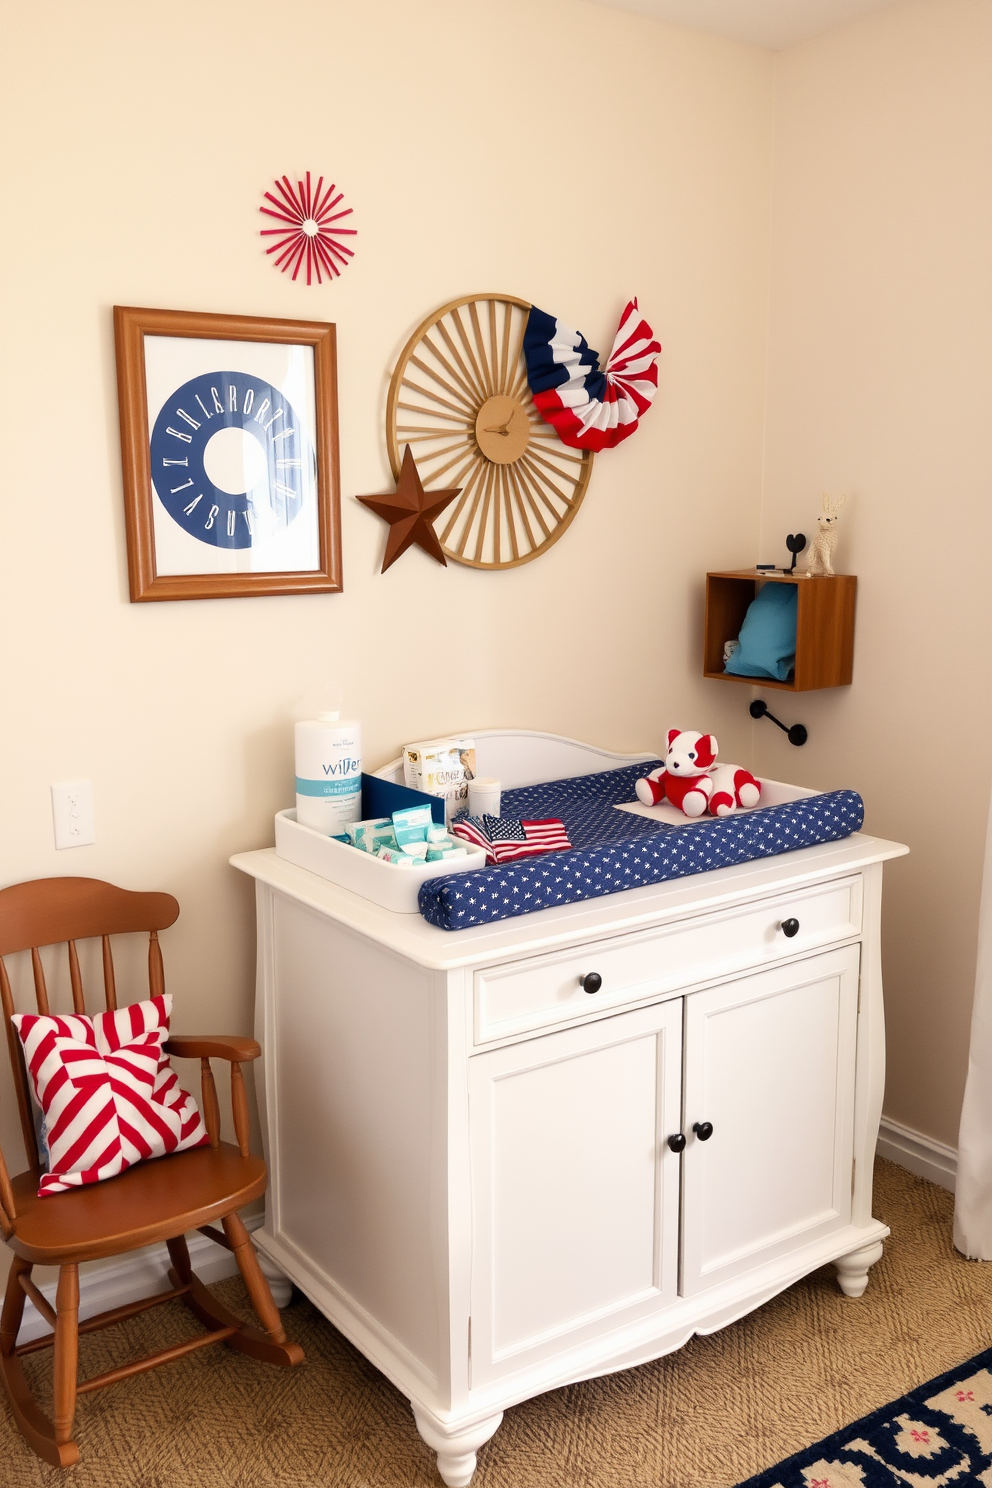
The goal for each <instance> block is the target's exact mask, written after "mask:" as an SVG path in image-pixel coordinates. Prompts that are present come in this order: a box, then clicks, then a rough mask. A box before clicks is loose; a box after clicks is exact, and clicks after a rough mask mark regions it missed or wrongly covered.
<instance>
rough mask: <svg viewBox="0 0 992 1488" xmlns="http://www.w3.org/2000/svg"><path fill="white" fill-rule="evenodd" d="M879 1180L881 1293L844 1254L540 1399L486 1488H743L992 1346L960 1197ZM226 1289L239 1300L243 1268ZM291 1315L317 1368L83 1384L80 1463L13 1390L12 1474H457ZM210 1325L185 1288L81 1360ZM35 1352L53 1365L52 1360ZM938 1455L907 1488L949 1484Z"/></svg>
mask: <svg viewBox="0 0 992 1488" xmlns="http://www.w3.org/2000/svg"><path fill="white" fill-rule="evenodd" d="M876 1183H877V1186H876V1201H875V1213H876V1214H877V1215H878V1216H879V1218H881V1219H882V1220H884V1221H885V1222H886V1223H887V1224H889V1225H891V1227H892V1238H891V1239H890V1240H889V1241H888V1242H887V1244H886V1252H885V1256H884V1258H883V1260H882V1261H881V1262H880V1263H879V1264H878V1265H877V1266H875V1267H874V1268H873V1269H872V1273H871V1279H870V1281H869V1283H868V1290H867V1292H866V1293H865V1295H864V1297H863V1298H861V1299H860V1300H857V1301H855V1300H852V1299H849V1298H845V1297H844V1296H842V1294H841V1292H840V1290H839V1289H838V1287H837V1285H836V1282H835V1280H834V1275H833V1269H832V1268H825V1269H824V1270H822V1271H818V1272H816V1273H814V1274H813V1275H812V1276H810V1277H807V1278H806V1279H805V1280H804V1281H802V1282H800V1283H798V1284H797V1285H796V1286H793V1287H791V1288H789V1290H788V1291H786V1292H783V1293H782V1294H781V1296H779V1297H776V1298H774V1299H773V1300H772V1301H771V1302H769V1303H768V1304H767V1305H766V1306H765V1307H763V1308H761V1309H759V1311H757V1312H754V1313H751V1314H750V1316H748V1317H746V1318H742V1319H741V1321H740V1322H738V1323H735V1324H733V1325H732V1326H731V1327H729V1328H725V1329H723V1331H722V1332H720V1333H714V1334H713V1335H711V1336H710V1337H708V1338H694V1339H692V1340H691V1341H690V1342H689V1343H688V1344H687V1345H686V1346H685V1348H683V1349H681V1350H680V1351H679V1352H678V1353H675V1354H670V1355H669V1356H668V1357H667V1358H664V1359H659V1360H657V1361H656V1362H655V1363H653V1364H647V1365H644V1366H642V1367H641V1368H640V1369H632V1370H628V1371H626V1372H625V1373H623V1374H614V1375H610V1376H608V1377H606V1378H605V1379H599V1380H590V1381H588V1382H586V1383H584V1384H581V1385H572V1386H570V1387H569V1388H567V1389H563V1390H555V1391H552V1392H550V1393H549V1394H546V1395H542V1396H539V1397H538V1398H537V1399H535V1400H529V1401H526V1402H524V1403H523V1404H522V1405H518V1406H516V1407H514V1408H513V1409H512V1410H509V1411H507V1413H506V1416H505V1418H504V1420H503V1424H502V1426H501V1427H500V1429H499V1431H497V1433H496V1435H495V1436H494V1437H493V1439H492V1441H491V1442H489V1443H488V1444H487V1445H486V1446H485V1447H483V1449H482V1451H481V1452H480V1454H479V1468H478V1471H477V1473H476V1476H475V1479H474V1483H473V1488H734V1485H736V1484H740V1483H742V1482H743V1481H745V1480H746V1479H747V1478H749V1477H752V1476H753V1475H754V1474H756V1473H759V1472H763V1471H765V1470H766V1469H768V1468H769V1467H770V1466H771V1465H772V1464H775V1463H782V1462H783V1459H788V1458H789V1457H790V1456H791V1455H792V1454H794V1453H796V1452H799V1451H801V1450H802V1449H805V1448H807V1447H808V1446H809V1444H810V1443H811V1442H819V1441H820V1440H821V1439H822V1438H824V1437H827V1436H829V1435H830V1433H832V1432H836V1431H838V1430H839V1429H840V1428H842V1427H845V1426H847V1424H848V1423H850V1422H857V1421H859V1420H860V1418H861V1417H863V1416H865V1415H867V1414H868V1413H869V1412H871V1411H875V1410H877V1409H878V1408H879V1407H881V1406H883V1405H885V1404H886V1403H887V1402H889V1401H893V1400H897V1399H898V1398H899V1397H900V1396H902V1395H904V1394H906V1393H907V1392H908V1391H911V1390H914V1389H916V1388H917V1387H918V1386H919V1385H921V1384H922V1383H923V1382H924V1381H927V1380H933V1379H934V1378H935V1377H936V1376H939V1375H941V1374H943V1373H944V1372H945V1371H947V1370H949V1369H952V1368H953V1367H955V1366H957V1365H959V1364H960V1363H961V1362H962V1360H966V1359H970V1358H972V1356H974V1355H976V1354H978V1353H979V1352H980V1350H982V1349H984V1348H987V1347H988V1346H989V1345H990V1343H992V1265H990V1266H982V1265H978V1264H973V1263H969V1262H967V1261H965V1260H963V1259H962V1258H961V1257H960V1256H959V1255H958V1254H957V1253H956V1252H955V1251H954V1249H953V1247H952V1245H951V1205H952V1200H951V1196H950V1194H948V1193H945V1192H944V1190H942V1189H939V1188H936V1187H934V1186H933V1185H932V1184H929V1183H925V1182H923V1181H922V1180H920V1179H917V1178H913V1177H912V1176H911V1175H910V1174H908V1173H906V1172H904V1171H903V1170H902V1169H901V1168H896V1167H894V1166H892V1165H891V1164H888V1163H879V1164H878V1166H877V1177H876ZM218 1291H219V1292H220V1293H221V1295H223V1297H224V1299H225V1301H226V1302H227V1303H228V1305H229V1306H232V1307H238V1306H239V1305H240V1303H241V1300H242V1294H241V1291H240V1283H239V1282H238V1281H229V1282H224V1283H222V1284H221V1285H220V1286H219V1287H218ZM284 1316H285V1321H286V1328H287V1331H288V1332H289V1335H290V1337H292V1338H296V1339H298V1340H299V1342H300V1343H302V1345H303V1347H304V1348H305V1350H306V1352H307V1363H306V1365H304V1366H303V1367H302V1368H301V1369H297V1370H277V1369H269V1368H266V1367H265V1366H264V1365H260V1364H255V1363H254V1362H253V1361H252V1360H251V1359H247V1358H245V1357H244V1356H242V1355H240V1354H235V1353H232V1352H230V1351H229V1350H226V1349H224V1348H223V1347H220V1348H213V1349H204V1350H203V1351H201V1352H199V1353H195V1354H191V1355H189V1356H187V1357H186V1358H184V1359H181V1360H180V1361H178V1362H177V1363H175V1364H172V1365H169V1366H167V1367H165V1368H163V1369H157V1370H154V1371H152V1372H151V1373H150V1374H145V1375H140V1376H137V1377H136V1378H134V1379H130V1380H127V1381H126V1382H125V1383H123V1384H121V1385H118V1386H116V1387H114V1388H112V1389H108V1390H103V1391H99V1392H97V1393H96V1394H93V1395H87V1396H84V1397H83V1398H82V1400H81V1401H80V1405H79V1411H78V1414H77V1418H76V1434H77V1438H78V1440H79V1443H80V1447H81V1451H82V1461H81V1463H80V1464H79V1466H78V1467H76V1468H73V1469H72V1470H71V1472H68V1473H64V1474H63V1473H60V1472H58V1471H56V1470H55V1469H53V1468H49V1467H47V1466H45V1465H44V1464H43V1463H40V1462H39V1461H38V1459H37V1458H36V1457H35V1456H34V1455H33V1454H32V1453H31V1452H30V1451H29V1449H28V1448H27V1446H26V1445H25V1444H24V1442H23V1441H22V1440H21V1438H20V1436H19V1435H18V1434H17V1433H16V1431H15V1430H14V1428H13V1426H12V1424H11V1422H10V1416H9V1413H8V1412H7V1408H6V1402H0V1485H2V1488H36V1485H43V1488H53V1485H56V1484H58V1485H60V1488H61V1485H64V1488H439V1485H440V1479H439V1478H438V1476H437V1474H436V1472H435V1468H434V1458H433V1454H432V1453H431V1452H429V1451H428V1449H427V1448H426V1447H425V1446H424V1445H423V1443H422V1442H421V1441H420V1438H419V1437H418V1436H417V1433H416V1430H415V1427H414V1424H413V1418H412V1416H411V1414H410V1410H409V1406H408V1405H407V1402H406V1401H405V1400H404V1398H403V1397H402V1396H401V1395H400V1394H399V1393H398V1391H396V1390H395V1389H394V1388H393V1387H392V1385H390V1384H389V1383H388V1381H386V1380H385V1379H384V1378H383V1377H382V1376H381V1375H380V1374H379V1373H377V1371H376V1370H375V1369H374V1368H373V1367H372V1365H371V1364H369V1363H368V1362H367V1361H366V1360H365V1359H364V1358H363V1357H362V1356H361V1354H359V1353H358V1352H357V1351H356V1350H355V1349H353V1348H352V1347H351V1346H350V1344H348V1343H347V1342H346V1341H345V1340H344V1339H343V1338H342V1337H341V1335H340V1334H338V1333H337V1332H336V1331H335V1330H334V1329H333V1328H332V1327H331V1325H330V1324H329V1323H328V1322H326V1320H325V1319H324V1318H323V1317H322V1316H321V1315H320V1314H319V1313H318V1312H317V1311H316V1309H314V1308H313V1307H312V1306H311V1305H310V1304H309V1303H308V1302H306V1301H305V1300H303V1299H302V1298H299V1297H296V1298H294V1301H293V1302H292V1304H291V1305H290V1306H289V1307H288V1308H287V1310H286V1312H285V1314H284ZM194 1331H196V1329H195V1327H194V1326H193V1325H192V1324H191V1321H190V1320H189V1317H188V1314H186V1313H185V1311H184V1309H183V1308H182V1306H181V1304H180V1303H169V1304H167V1305H166V1306H164V1307H161V1308H157V1309H156V1310H155V1311H154V1312H153V1313H148V1314H145V1315H144V1316H143V1317H138V1318H134V1319H132V1320H131V1321H130V1322H128V1323H124V1324H121V1325H119V1326H118V1327H117V1328H114V1329H110V1330H108V1331H107V1332H105V1333H102V1334H94V1335H91V1336H90V1337H87V1338H85V1339H83V1340H82V1342H81V1347H80V1354H81V1359H80V1366H81V1374H82V1375H90V1374H96V1373H98V1372H99V1371H101V1370H103V1369H107V1368H110V1367H112V1366H113V1365H115V1364H119V1363H121V1362H122V1360H123V1358H124V1357H135V1356H137V1355H138V1354H140V1353H145V1352H151V1351H153V1350H154V1349H157V1348H163V1347H165V1346H166V1345H167V1344H168V1343H169V1342H175V1341H176V1340H177V1339H178V1338H181V1337H186V1336H189V1334H190V1333H192V1332H194ZM25 1364H26V1365H30V1366H31V1368H32V1370H37V1371H38V1373H39V1375H40V1377H41V1378H43V1379H46V1380H47V1379H49V1378H50V1364H49V1363H47V1362H46V1361H45V1359H44V1356H43V1355H39V1354H34V1355H28V1356H26V1359H25ZM990 1419H992V1418H990ZM940 1429H941V1432H942V1433H943V1432H944V1428H943V1427H941V1428H940ZM925 1466H926V1464H925V1462H924V1461H923V1460H920V1461H918V1463H917V1465H916V1466H915V1467H914V1469H913V1471H915V1472H916V1473H917V1479H916V1480H914V1479H913V1478H912V1477H911V1476H907V1477H906V1478H905V1480H904V1482H903V1483H901V1484H900V1488H907V1485H908V1488H919V1485H922V1484H928V1483H930V1482H938V1481H939V1479H934V1478H933V1477H932V1475H931V1477H930V1478H927V1477H926V1476H925ZM770 1481H771V1482H772V1483H775V1482H776V1481H778V1480H776V1479H775V1478H774V1477H773V1478H772V1479H771V1480H770ZM781 1481H782V1488H793V1485H792V1483H791V1482H790V1481H789V1480H788V1479H783V1480H781ZM951 1481H954V1480H953V1479H952V1480H951ZM977 1481H981V1480H977ZM988 1481H989V1483H990V1488H992V1480H988ZM799 1483H800V1484H801V1485H802V1488H812V1485H811V1482H810V1481H809V1480H806V1481H804V1480H803V1478H802V1476H800V1478H799ZM854 1483H855V1484H857V1488H861V1485H860V1484H858V1482H857V1479H856V1478H855V1479H854ZM831 1488H834V1485H831ZM838 1488H840V1485H838ZM843 1488H848V1484H847V1483H845V1484H844V1485H843ZM871 1488H874V1485H871ZM886 1488H888V1484H886ZM956 1488H971V1485H970V1484H966V1483H965V1482H964V1481H963V1480H961V1479H958V1480H957V1483H956Z"/></svg>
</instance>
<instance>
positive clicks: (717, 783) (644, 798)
mask: <svg viewBox="0 0 992 1488" xmlns="http://www.w3.org/2000/svg"><path fill="white" fill-rule="evenodd" d="M716 756H717V742H716V739H715V738H714V737H713V735H712V734H697V733H694V732H693V731H692V730H691V729H688V730H687V729H669V730H668V753H667V754H666V755H665V763H664V764H663V765H662V766H661V767H660V769H657V770H652V771H651V774H650V775H646V776H645V777H644V778H643V779H642V780H639V781H638V782H637V784H636V786H635V787H634V789H635V790H636V792H637V799H638V800H639V801H640V802H641V803H642V804H643V805H645V806H657V805H658V803H659V802H660V801H670V802H671V804H672V805H673V806H677V807H678V808H679V810H681V811H684V812H685V814H686V816H702V815H703V812H704V811H706V810H709V813H710V815H711V816H730V815H731V813H732V812H734V811H736V810H737V808H738V806H745V807H747V806H756V805H757V804H758V798H759V796H760V795H761V786H760V785H759V784H758V782H757V781H756V780H755V778H754V776H753V775H752V774H751V772H750V771H749V770H745V769H743V768H742V767H741V766H740V765H718V764H717V762H716Z"/></svg>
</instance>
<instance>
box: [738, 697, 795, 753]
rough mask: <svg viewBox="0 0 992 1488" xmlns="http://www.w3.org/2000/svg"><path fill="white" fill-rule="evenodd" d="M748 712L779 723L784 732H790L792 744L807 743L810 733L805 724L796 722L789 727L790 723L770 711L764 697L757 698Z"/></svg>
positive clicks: (755, 716)
mask: <svg viewBox="0 0 992 1488" xmlns="http://www.w3.org/2000/svg"><path fill="white" fill-rule="evenodd" d="M748 712H749V713H750V715H751V717H752V718H770V719H771V721H772V723H775V724H777V725H778V727H779V728H780V729H781V730H782V732H783V734H788V736H789V743H790V744H795V745H797V746H798V745H799V744H805V743H806V740H807V739H808V738H809V734H808V733H807V732H806V727H805V725H804V724H802V723H794V724H793V725H792V727H791V728H789V726H788V724H785V723H782V721H781V719H778V718H776V717H775V714H774V713H769V711H768V704H767V703H766V702H765V700H764V698H755V700H754V702H753V703H752V704H751V706H750V708H749V709H748Z"/></svg>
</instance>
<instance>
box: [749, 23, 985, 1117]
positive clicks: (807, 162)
mask: <svg viewBox="0 0 992 1488" xmlns="http://www.w3.org/2000/svg"><path fill="white" fill-rule="evenodd" d="M990 80H992V5H989V3H988V0H925V3H920V4H915V3H911V4H904V5H899V6H896V7H894V8H893V9H891V10H886V11H883V12H881V13H880V14H878V15H876V16H873V17H871V18H870V19H868V20H865V21H864V22H862V23H860V24H858V25H854V26H850V27H846V28H844V29H843V30H840V31H837V32H834V33H832V34H831V35H828V36H825V37H822V38H820V39H819V40H817V41H815V42H812V43H809V44H807V45H805V46H801V47H795V48H793V49H791V50H790V51H788V52H786V53H784V54H782V55H781V56H780V58H779V61H778V67H777V98H776V127H775V141H776V143H775V170H774V178H773V179H774V184H773V203H774V205H773V234H772V245H773V247H772V274H771V283H772V297H771V305H772V310H771V323H770V349H769V365H770V373H769V381H768V412H767V460H766V481H765V499H764V508H763V513H762V552H763V553H769V552H772V553H773V552H775V551H776V544H778V543H780V542H781V535H782V534H784V533H786V532H794V531H796V529H797V527H798V528H801V529H802V530H803V531H805V532H806V533H811V532H812V531H813V530H815V529H814V525H813V524H814V519H815V514H816V512H817V510H818V509H819V501H820V493H821V492H822V491H823V490H828V491H832V492H840V491H853V492H854V493H855V495H854V497H853V498H852V500H851V501H850V503H849V507H848V509H847V511H845V513H844V516H843V518H842V524H841V534H840V543H839V549H838V554H839V559H840V564H839V566H840V567H841V568H842V569H844V570H846V571H847V572H850V573H856V574H857V575H858V579H859V596H858V622H857V641H856V650H855V674H854V685H853V686H852V687H851V688H849V689H844V690H841V691H837V692H833V691H831V692H824V693H822V694H819V695H816V696H812V697H809V698H805V697H804V698H802V699H791V698H790V699H788V700H787V702H788V706H786V702H785V701H783V704H782V716H784V717H786V718H787V719H788V720H789V721H791V720H792V718H793V717H797V718H801V719H802V721H803V722H804V723H806V724H807V725H808V726H809V728H810V742H809V744H808V745H806V746H805V748H804V749H803V750H802V751H799V750H795V749H792V748H790V746H789V744H788V743H787V742H786V741H785V739H784V736H782V735H777V736H776V732H777V731H776V730H774V729H771V728H767V730H766V731H764V732H762V731H759V732H758V733H756V736H755V738H756V748H757V751H758V760H759V763H760V764H761V766H762V767H763V768H764V769H765V771H766V772H767V773H769V774H773V775H774V774H785V775H787V776H788V777H789V778H792V776H793V775H794V774H795V773H796V770H797V767H798V768H799V769H801V770H802V772H803V778H804V779H807V780H808V781H809V783H810V784H816V785H824V786H837V785H847V784H853V785H856V786H857V788H858V789H859V790H860V791H861V792H862V793H863V795H864V797H865V801H866V805H867V825H868V827H869V828H870V829H871V830H873V831H876V832H878V833H879V834H881V835H883V836H888V837H894V838H897V839H898V840H900V841H903V842H907V843H908V844H909V845H910V847H911V848H912V855H911V856H910V857H909V858H907V859H904V860H902V861H901V862H898V863H894V864H892V865H891V866H890V867H889V868H888V869H887V870H886V879H887V887H886V908H885V916H884V926H885V993H886V1007H887V1019H888V1053H889V1073H888V1083H887V1088H886V1102H885V1108H886V1114H887V1115H889V1116H891V1117H893V1118H894V1119H895V1120H897V1121H901V1122H903V1123H905V1124H906V1125H909V1126H911V1127H914V1128H916V1129H917V1130H919V1131H922V1132H924V1133H927V1134H928V1135H930V1136H933V1137H936V1138H937V1139H939V1140H940V1141H943V1142H946V1143H949V1144H951V1145H954V1146H956V1145H957V1122H958V1112H959V1108H960V1103H961V1094H962V1089H963V1082H964V1072H965V1063H966V1057H967V1047H968V1024H969V1017H970V1012H971V999H972V992H973V988H974V968H975V945H976V917H977V909H978V895H979V887H980V877H981V868H982V852H983V847H984V839H985V817H986V809H987V805H988V799H989V783H990V777H992V738H990V725H992V717H990V687H989V678H990V664H989V659H988V655H987V644H988V640H989V636H990V632H992V604H990V594H992V581H990V579H989V577H988V575H987V574H986V573H985V572H984V564H983V563H982V561H981V558H980V554H981V552H982V551H983V549H984V544H985V541H986V539H987V532H988V525H989V512H990V496H992V440H990V437H989V430H990V427H992V424H990V419H992V412H990V410H992V275H990V268H989V266H990V264H992V192H990V163H992V86H990ZM779 550H781V549H779ZM810 582H812V580H811V581H810ZM780 740H781V742H779V741H780ZM800 754H801V755H802V759H801V762H799V761H798V760H797V756H799V755H800Z"/></svg>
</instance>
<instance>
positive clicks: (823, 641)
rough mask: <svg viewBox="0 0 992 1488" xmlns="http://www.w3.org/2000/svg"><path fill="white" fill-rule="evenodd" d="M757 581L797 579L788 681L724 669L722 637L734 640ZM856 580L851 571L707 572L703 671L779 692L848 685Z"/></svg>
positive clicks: (791, 581) (789, 581) (715, 677)
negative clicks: (793, 664) (818, 573)
mask: <svg viewBox="0 0 992 1488" xmlns="http://www.w3.org/2000/svg"><path fill="white" fill-rule="evenodd" d="M761 584H795V585H796V587H797V589H798V591H799V596H798V597H799V605H798V612H797V616H796V668H795V672H794V673H793V676H792V680H791V681H789V682H773V681H772V680H771V678H768V677H735V676H733V675H732V674H731V673H729V672H725V671H724V670H723V647H724V642H725V641H730V640H734V639H736V637H737V636H738V635H739V634H740V629H741V626H742V625H743V623H744V616H745V615H746V614H747V607H748V605H749V604H750V603H751V601H752V600H753V599H754V597H755V595H756V594H757V592H758V588H759V586H760V585H761ZM857 592H858V581H857V579H856V578H855V576H854V575H853V574H834V575H833V577H831V578H826V577H823V576H820V577H816V578H812V579H808V578H807V577H806V575H805V574H799V573H797V574H760V573H756V572H755V570H754V569H753V568H743V569H737V570H728V571H727V572H725V573H708V574H707V575H706V620H705V624H704V641H703V647H704V650H703V676H704V677H711V678H712V679H713V680H714V681H721V682H744V683H746V684H747V685H748V686H750V687H777V688H779V689H780V690H781V691H782V692H813V691H815V690H816V689H817V688H821V687H848V686H849V685H850V682H851V677H852V675H853V671H854V606H855V601H856V599H857Z"/></svg>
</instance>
